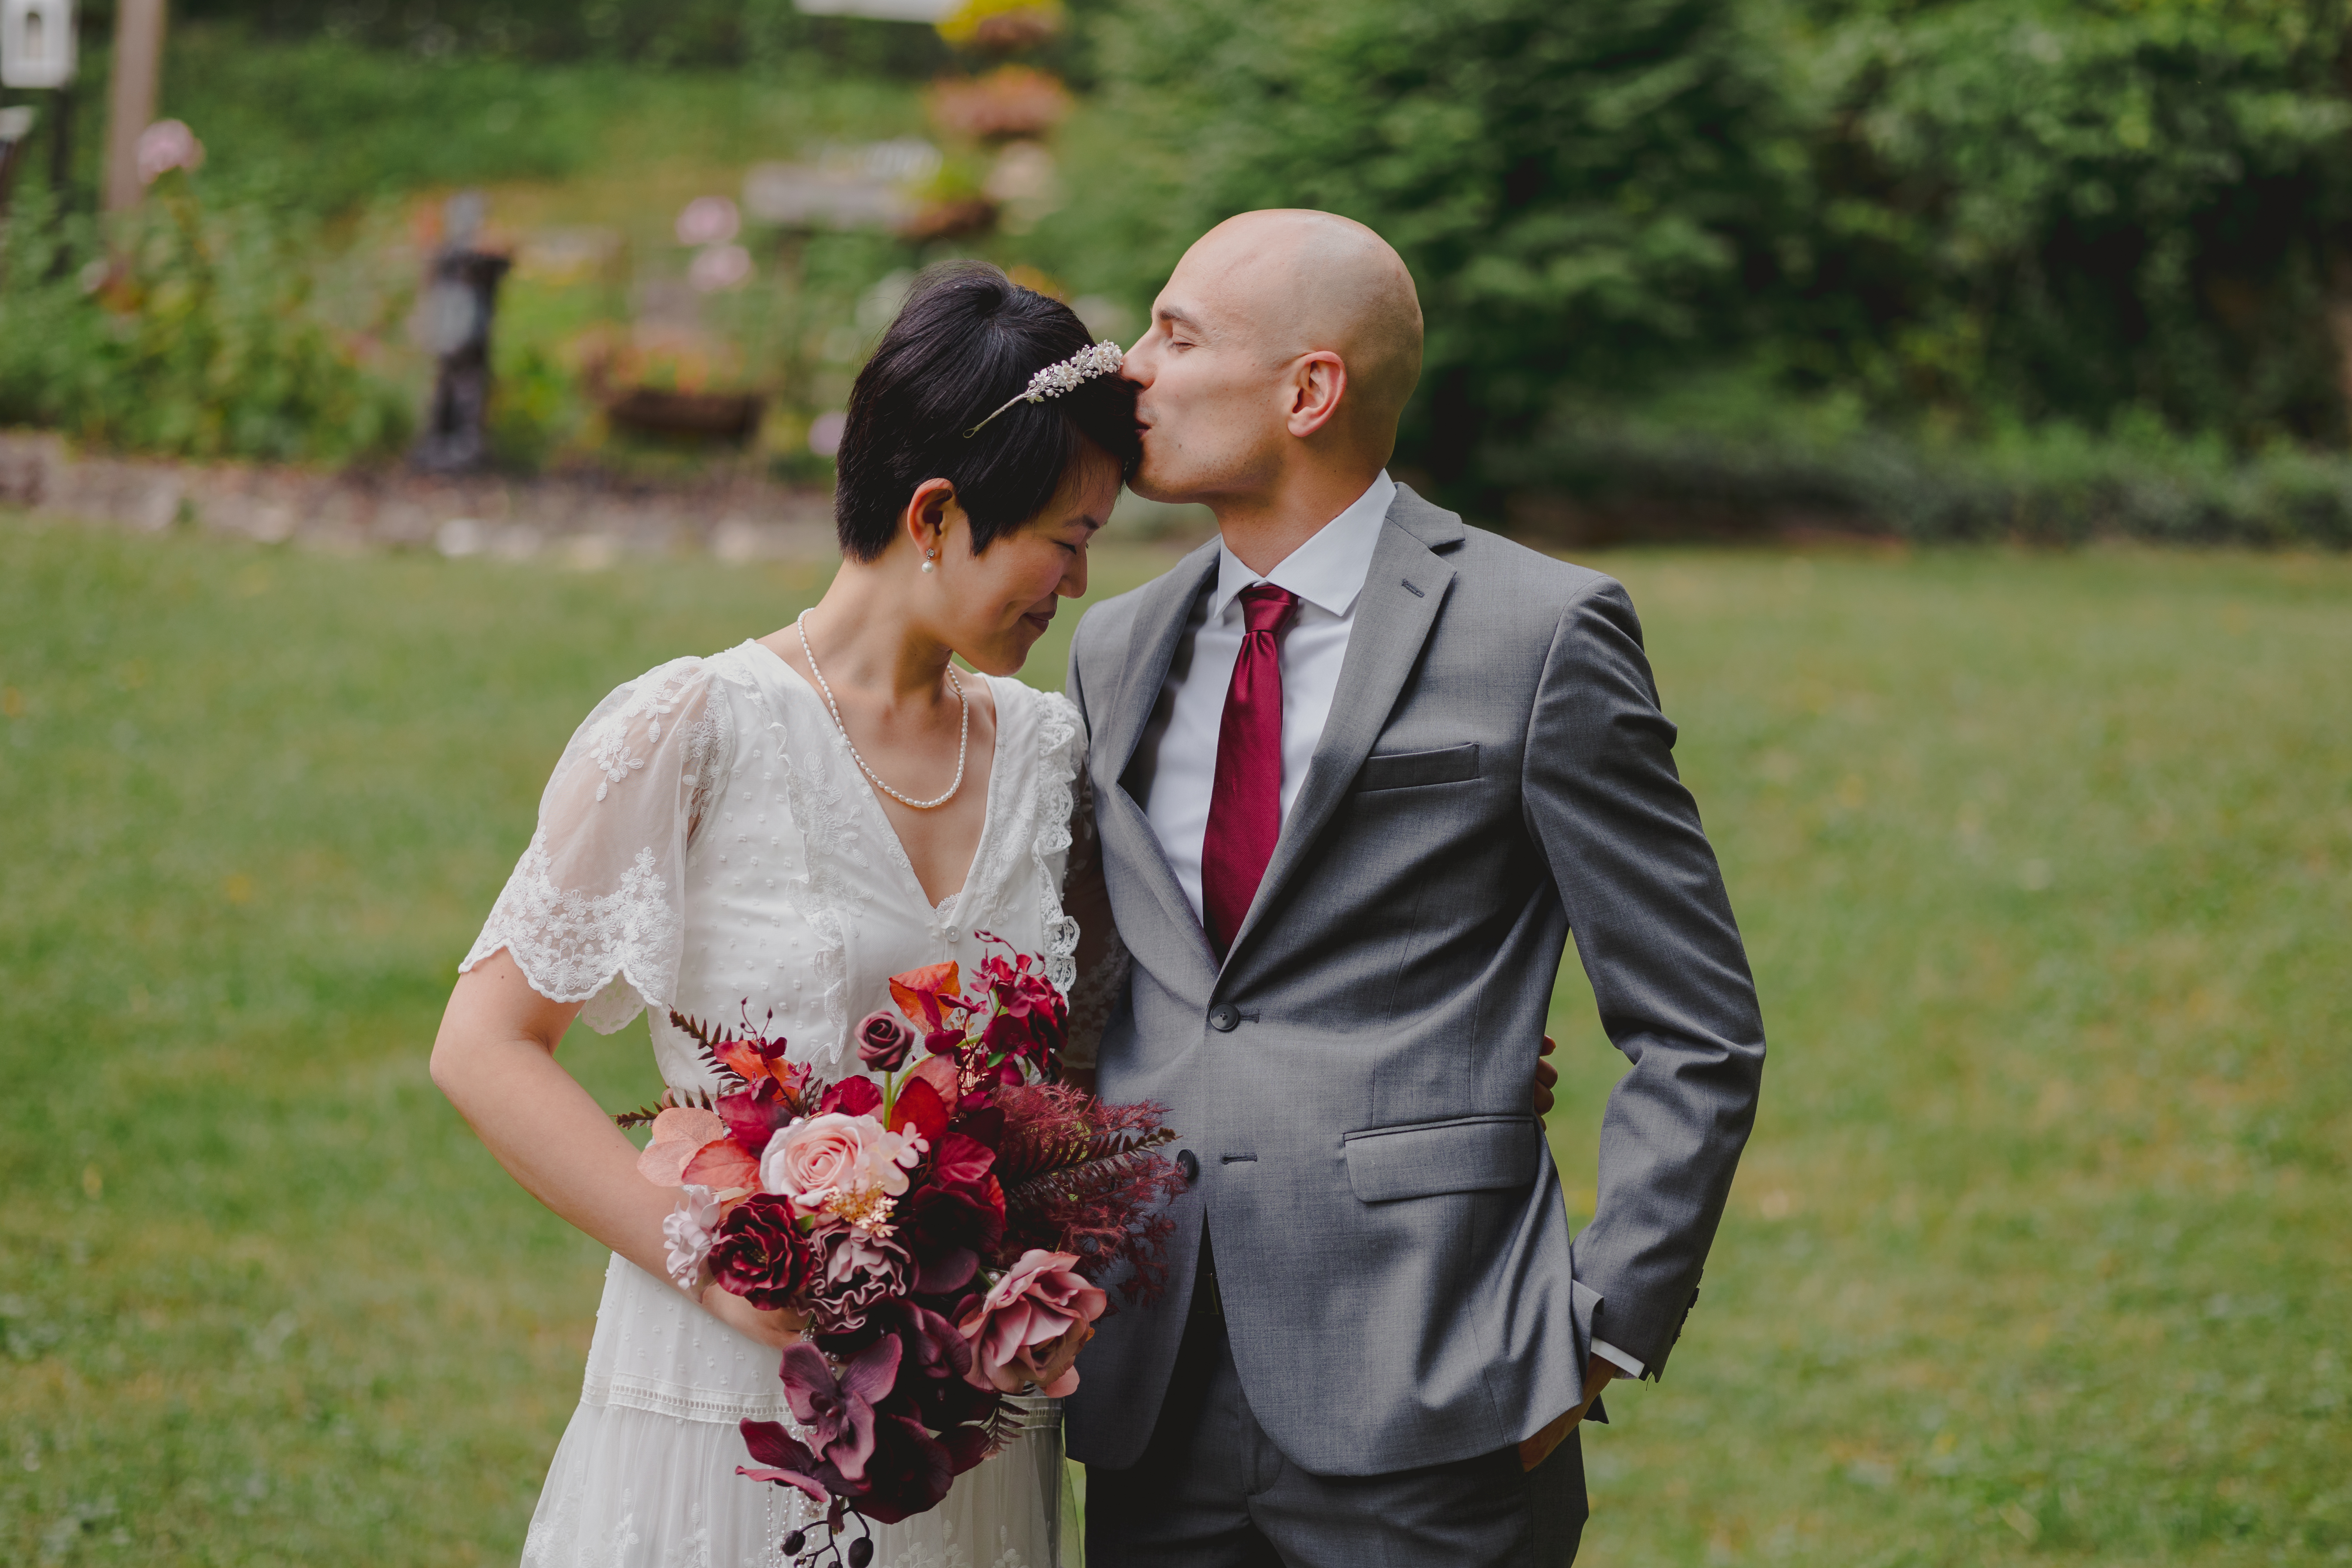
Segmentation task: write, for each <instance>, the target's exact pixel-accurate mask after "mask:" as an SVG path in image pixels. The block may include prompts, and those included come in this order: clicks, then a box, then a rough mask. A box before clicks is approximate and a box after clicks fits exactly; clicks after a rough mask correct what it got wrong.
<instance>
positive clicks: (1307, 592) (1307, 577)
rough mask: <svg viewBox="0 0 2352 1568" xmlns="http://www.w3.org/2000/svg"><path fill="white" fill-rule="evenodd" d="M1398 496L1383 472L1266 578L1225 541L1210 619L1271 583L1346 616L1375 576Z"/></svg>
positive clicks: (1219, 546) (1219, 547) (1219, 549)
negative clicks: (1375, 553)
mask: <svg viewBox="0 0 2352 1568" xmlns="http://www.w3.org/2000/svg"><path fill="white" fill-rule="evenodd" d="M1396 492H1397V487H1396V481H1395V480H1394V479H1391V478H1389V474H1388V470H1387V469H1386V468H1382V469H1381V472H1380V474H1379V476H1378V477H1377V478H1375V479H1373V480H1372V483H1371V487H1370V489H1367V490H1365V491H1364V493H1363V494H1362V495H1360V496H1358V497H1357V498H1356V499H1355V500H1354V502H1353V503H1352V504H1350V505H1349V508H1348V510H1345V511H1343V512H1341V513H1340V514H1339V516H1337V517H1335V518H1333V519H1332V520H1331V521H1328V522H1327V523H1325V524H1324V525H1323V526H1322V527H1321V528H1318V529H1317V530H1316V531H1315V534H1314V536H1313V537H1312V538H1310V539H1309V540H1307V542H1306V543H1304V544H1302V545H1300V546H1299V547H1298V548H1297V549H1296V550H1294V551H1292V552H1290V553H1289V554H1287V555H1286V556H1284V557H1283V558H1282V562H1281V563H1280V564H1279V565H1277V566H1276V567H1275V569H1274V570H1273V571H1271V572H1269V573H1267V574H1265V576H1263V577H1260V576H1259V575H1258V574H1256V573H1255V572H1253V571H1251V570H1250V569H1249V568H1248V567H1246V566H1244V565H1243V564H1242V561H1241V557H1240V556H1238V555H1235V554H1234V552H1233V551H1232V550H1231V549H1229V548H1228V547H1227V546H1226V544H1225V542H1223V540H1219V541H1218V542H1217V586H1216V591H1215V592H1214V593H1213V594H1211V595H1210V596H1209V619H1211V620H1212V621H1213V620H1215V619H1217V618H1218V617H1219V616H1223V614H1224V613H1225V611H1226V610H1227V609H1228V608H1229V607H1230V606H1231V605H1232V604H1233V602H1234V599H1236V598H1238V597H1239V596H1240V595H1241V591H1242V590H1243V589H1244V588H1246V587H1248V586H1250V585H1251V584H1254V583H1271V584H1274V585H1275V586H1276V587H1277V588H1286V589H1288V590H1289V591H1290V592H1291V593H1294V594H1296V595H1298V596H1299V597H1300V598H1301V599H1303V600H1305V601H1306V602H1307V603H1308V604H1310V605H1314V606H1315V607H1316V608H1318V609H1319V610H1323V611H1325V612H1327V613H1328V614H1330V615H1333V616H1345V615H1346V614H1347V613H1348V612H1349V610H1351V609H1353V608H1354V607H1355V604H1356V598H1357V595H1360V594H1361V593H1362V592H1363V591H1364V579H1365V578H1366V577H1369V576H1370V575H1371V571H1372V550H1373V548H1374V547H1375V546H1376V545H1378V544H1379V543H1380V539H1381V523H1383V522H1385V521H1387V520H1388V515H1389V506H1390V503H1391V502H1392V501H1394V500H1396Z"/></svg>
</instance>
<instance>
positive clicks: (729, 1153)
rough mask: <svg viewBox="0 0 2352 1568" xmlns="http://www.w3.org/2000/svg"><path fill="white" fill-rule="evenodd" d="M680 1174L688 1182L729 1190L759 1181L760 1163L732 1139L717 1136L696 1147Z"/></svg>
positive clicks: (719, 1191)
mask: <svg viewBox="0 0 2352 1568" xmlns="http://www.w3.org/2000/svg"><path fill="white" fill-rule="evenodd" d="M682 1174H683V1175H684V1177H685V1179H686V1180H687V1181H688V1182H689V1183H693V1184H698V1185H701V1186H706V1187H709V1189H710V1190H711V1191H712V1192H714V1193H724V1192H731V1191H733V1190H735V1189H736V1188H739V1187H756V1186H758V1185H759V1184H760V1162H759V1161H757V1160H754V1159H753V1158H751V1155H749V1154H747V1153H745V1152H743V1145H741V1144H740V1143H738V1142H735V1140H734V1139H732V1138H720V1139H719V1140H717V1141H716V1142H709V1143H705V1144H704V1145H703V1146H702V1147H701V1148H700V1149H698V1150H697V1151H696V1152H695V1155H694V1158H693V1159H691V1160H688V1162H687V1163H686V1169H685V1171H684V1172H683V1173H682Z"/></svg>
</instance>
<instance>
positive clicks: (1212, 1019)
mask: <svg viewBox="0 0 2352 1568" xmlns="http://www.w3.org/2000/svg"><path fill="white" fill-rule="evenodd" d="M1241 1021H1242V1011H1241V1009H1240V1008H1238V1007H1236V1006H1234V1005H1233V1004H1232V1003H1230V1002H1220V1003H1218V1004H1217V1005H1215V1006H1213V1007H1212V1008H1210V1009H1209V1027H1211V1028H1212V1029H1214V1030H1216V1031H1217V1033H1219V1034H1221V1035H1230V1034H1232V1033H1233V1032H1234V1030H1235V1029H1237V1028H1239V1027H1240V1026H1241Z"/></svg>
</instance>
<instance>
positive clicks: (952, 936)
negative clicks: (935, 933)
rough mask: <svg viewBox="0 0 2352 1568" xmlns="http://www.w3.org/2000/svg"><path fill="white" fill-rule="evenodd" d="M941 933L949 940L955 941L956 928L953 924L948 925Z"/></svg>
mask: <svg viewBox="0 0 2352 1568" xmlns="http://www.w3.org/2000/svg"><path fill="white" fill-rule="evenodd" d="M943 934H945V936H946V937H947V939H948V940H949V941H950V942H953V941H955V940H956V928H955V927H953V926H950V927H948V929H947V931H945V932H944V933H943Z"/></svg>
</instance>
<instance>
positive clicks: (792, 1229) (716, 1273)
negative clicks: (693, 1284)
mask: <svg viewBox="0 0 2352 1568" xmlns="http://www.w3.org/2000/svg"><path fill="white" fill-rule="evenodd" d="M794 1217H795V1215H794V1212H793V1205H792V1202H791V1200H790V1199H787V1198H780V1197H777V1196H776V1195H774V1194H772V1193H756V1194H753V1195H751V1197H749V1198H746V1199H744V1200H743V1202H741V1203H740V1204H738V1205H735V1208H734V1211H733V1212H732V1213H730V1215H728V1216H727V1217H726V1218H725V1219H724V1220H721V1221H720V1222H719V1239H718V1240H716V1241H714V1242H712V1243H711V1244H710V1272H711V1275H712V1277H713V1278H715V1279H717V1280H718V1281H719V1284H721V1285H723V1286H725V1287H726V1288H727V1289H730V1290H732V1291H734V1292H735V1294H737V1295H738V1296H740V1297H742V1298H743V1300H746V1301H749V1302H751V1305H753V1306H754V1307H757V1308H759V1309H760V1310H761V1311H763V1312H773V1311H777V1310H782V1309H784V1308H788V1307H795V1306H798V1305H799V1304H800V1297H801V1294H802V1292H803V1290H805V1289H808V1288H809V1287H810V1286H811V1285H812V1284H813V1283H814V1279H815V1277H816V1268H817V1257H816V1252H815V1249H814V1248H813V1247H811V1246H810V1245H809V1238H808V1237H805V1236H803V1235H802V1234H801V1232H800V1229H799V1227H798V1226H796V1225H794V1224H793V1220H794Z"/></svg>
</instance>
